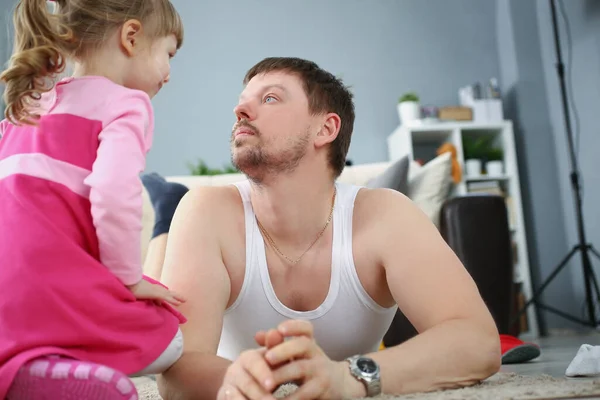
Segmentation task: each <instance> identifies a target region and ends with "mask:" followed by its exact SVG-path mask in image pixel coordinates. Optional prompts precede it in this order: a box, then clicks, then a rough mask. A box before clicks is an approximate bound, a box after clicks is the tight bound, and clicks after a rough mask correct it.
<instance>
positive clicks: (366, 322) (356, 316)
mask: <svg viewBox="0 0 600 400" xmlns="http://www.w3.org/2000/svg"><path fill="white" fill-rule="evenodd" d="M235 186H237V188H238V190H239V192H240V194H241V197H242V200H243V203H244V214H245V226H246V228H245V230H246V272H245V276H244V283H243V284H242V288H241V290H240V294H239V295H238V298H237V299H236V301H235V302H234V303H233V304H232V305H231V306H230V307H229V308H228V309H227V310H226V311H225V315H224V320H223V329H222V332H221V340H220V343H219V349H218V351H217V354H218V355H219V356H221V357H223V358H226V359H229V360H232V361H233V360H235V359H236V358H237V357H238V356H239V354H240V353H241V352H243V351H244V350H247V349H253V348H256V347H258V345H257V344H256V342H255V341H254V335H255V334H256V332H258V331H260V330H265V331H266V330H268V329H272V328H276V327H277V325H279V324H280V323H281V322H283V321H285V320H287V319H302V320H309V321H311V322H312V324H313V327H314V334H315V340H316V341H317V343H318V344H319V346H320V347H321V348H322V349H323V351H324V352H325V353H326V354H327V355H328V356H329V358H331V359H332V360H335V361H342V360H343V359H345V358H346V357H350V356H352V355H354V354H365V353H369V352H374V351H377V350H378V349H379V346H380V344H381V340H382V339H383V336H384V335H385V333H386V332H387V330H388V328H389V326H390V324H391V322H392V319H393V318H394V315H395V313H396V310H397V308H398V307H397V306H393V307H390V308H384V307H381V306H380V305H379V304H377V303H376V302H375V301H374V300H373V299H372V298H371V297H370V296H369V295H368V294H367V292H366V291H365V289H364V288H363V286H362V284H361V283H360V281H359V278H358V274H357V273H356V268H355V266H354V259H353V256H352V213H353V209H354V199H355V198H356V194H357V193H358V191H359V189H360V187H358V186H353V185H348V184H343V183H339V182H338V183H336V186H337V195H336V200H335V208H334V212H333V221H332V225H333V246H332V261H331V281H330V285H329V292H328V293H327V297H326V298H325V300H324V301H323V303H322V304H321V305H320V306H319V307H317V308H316V309H314V310H311V311H295V310H292V309H290V308H288V307H286V306H285V305H284V304H282V303H281V302H280V301H279V299H278V298H277V296H276V294H275V291H274V289H273V286H272V284H271V279H270V277H269V271H268V269H267V260H266V255H265V243H264V241H263V237H262V235H261V233H260V230H259V228H258V224H257V222H256V217H255V216H254V211H253V209H252V203H251V202H250V190H251V189H250V182H249V181H243V182H239V183H235Z"/></svg>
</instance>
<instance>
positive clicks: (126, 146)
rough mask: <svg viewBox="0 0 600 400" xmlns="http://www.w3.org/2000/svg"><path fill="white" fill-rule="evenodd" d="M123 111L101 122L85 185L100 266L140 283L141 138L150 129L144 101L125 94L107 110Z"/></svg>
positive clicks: (124, 279) (149, 113)
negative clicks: (97, 142)
mask: <svg viewBox="0 0 600 400" xmlns="http://www.w3.org/2000/svg"><path fill="white" fill-rule="evenodd" d="M119 106H122V110H123V112H121V113H119V114H118V115H116V116H115V117H114V118H111V119H110V120H108V121H106V123H105V125H104V127H103V129H102V132H101V133H100V135H99V139H100V144H99V147H98V151H97V158H96V161H95V162H94V165H93V168H92V173H91V174H90V175H89V177H88V178H87V180H86V183H87V184H88V185H89V186H90V202H91V212H92V218H93V221H94V225H95V227H96V234H97V237H98V244H99V250H100V262H101V263H102V264H104V265H105V266H106V267H107V268H108V269H109V270H110V271H111V272H112V273H113V274H115V276H116V277H117V278H118V279H119V280H120V281H121V282H123V284H124V285H128V286H129V285H132V284H135V283H137V282H139V281H140V280H141V279H142V261H141V250H140V240H141V231H142V190H143V189H142V182H141V179H140V176H139V175H140V173H141V172H142V171H143V170H144V168H145V164H146V152H147V151H146V136H147V134H148V130H151V129H152V106H151V104H150V101H149V99H148V98H147V97H144V96H143V95H141V94H138V93H132V94H128V95H127V96H126V98H122V99H119V101H118V102H116V104H115V102H111V104H110V107H111V108H114V107H119Z"/></svg>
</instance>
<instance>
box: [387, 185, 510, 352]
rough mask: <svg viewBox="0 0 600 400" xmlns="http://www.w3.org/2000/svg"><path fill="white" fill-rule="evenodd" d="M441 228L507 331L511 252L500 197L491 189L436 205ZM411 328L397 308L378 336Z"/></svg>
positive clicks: (398, 337) (398, 336)
mask: <svg viewBox="0 0 600 400" xmlns="http://www.w3.org/2000/svg"><path fill="white" fill-rule="evenodd" d="M440 233H441V234H442V237H443V238H444V240H445V241H446V242H447V243H448V245H449V246H450V247H451V248H452V249H453V250H454V252H455V253H456V255H457V256H458V258H459V259H460V260H461V261H462V262H463V264H464V266H465V268H466V269H467V271H468V272H469V273H470V274H471V276H472V277H473V280H474V281H475V283H476V285H477V287H478V288H479V292H480V294H481V297H482V298H483V300H484V302H485V303H486V305H487V306H488V308H489V310H490V312H491V314H492V316H493V318H494V320H495V321H496V325H497V327H498V330H499V331H500V333H506V334H510V318H511V315H512V311H513V307H512V306H513V299H514V295H513V292H514V290H513V287H514V286H513V257H512V246H511V233H510V229H509V224H508V215H507V209H506V204H505V202H504V199H503V198H502V197H500V196H495V195H468V196H458V197H453V198H451V199H449V200H448V201H446V203H445V204H444V205H443V207H442V210H441V216H440ZM416 334H417V332H416V330H415V328H414V327H413V326H412V324H411V323H410V322H409V321H408V319H407V318H406V317H405V316H404V314H402V312H401V311H400V310H399V311H398V313H397V314H396V316H395V318H394V321H393V322H392V325H391V326H390V329H389V330H388V332H387V333H386V335H385V337H384V339H383V342H384V345H385V346H386V347H389V346H393V345H396V344H399V343H402V342H404V341H405V340H408V339H410V338H411V337H413V336H415V335H416Z"/></svg>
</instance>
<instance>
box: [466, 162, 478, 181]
mask: <svg viewBox="0 0 600 400" xmlns="http://www.w3.org/2000/svg"><path fill="white" fill-rule="evenodd" d="M465 169H466V173H467V176H468V177H472V178H476V177H478V176H481V160H479V159H475V158H471V159H469V160H466V161H465Z"/></svg>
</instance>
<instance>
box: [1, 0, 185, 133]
mask: <svg viewBox="0 0 600 400" xmlns="http://www.w3.org/2000/svg"><path fill="white" fill-rule="evenodd" d="M54 3H55V5H56V12H55V13H52V12H51V11H50V10H49V9H48V3H47V2H46V0H20V1H19V3H18V4H17V7H16V9H15V13H14V18H13V21H14V27H15V41H14V51H13V55H12V57H11V59H10V61H9V66H8V69H6V70H5V71H4V72H3V73H2V74H0V81H2V82H4V83H5V85H6V87H5V90H4V102H5V103H6V111H5V116H6V118H7V119H8V120H9V121H10V122H12V123H13V124H20V123H24V124H35V121H36V120H37V119H38V118H39V115H37V114H36V113H35V112H33V111H32V109H31V108H32V106H34V105H35V102H37V101H39V100H40V99H41V95H42V94H43V93H44V92H48V91H50V90H51V89H52V88H53V87H54V79H55V78H56V76H57V75H58V74H60V73H61V72H63V70H64V69H65V66H66V62H67V60H68V59H70V58H72V59H79V60H81V59H82V58H84V57H85V56H86V55H87V54H88V53H89V52H90V51H93V50H94V49H96V48H98V47H100V46H101V45H102V44H103V43H104V41H105V39H107V38H108V37H109V35H110V34H111V33H112V32H114V31H116V29H118V28H120V27H121V26H122V25H123V24H124V23H125V22H127V21H128V20H130V19H136V20H138V21H140V22H141V23H142V24H143V26H144V32H145V33H146V34H148V35H149V36H150V37H156V38H157V37H164V36H168V35H170V34H174V35H175V36H176V37H177V48H179V47H180V46H181V44H182V42H183V24H182V22H181V18H180V16H179V14H178V13H177V11H176V10H175V8H174V7H173V5H172V4H171V2H170V1H169V0H56V1H54Z"/></svg>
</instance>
